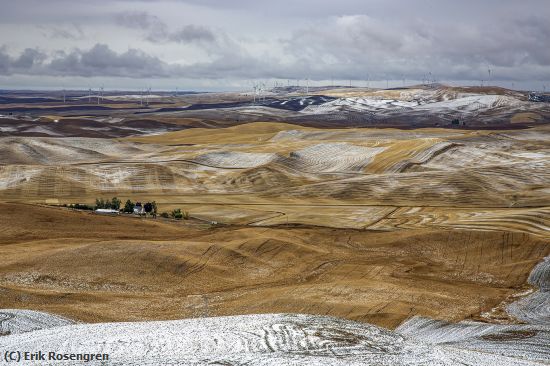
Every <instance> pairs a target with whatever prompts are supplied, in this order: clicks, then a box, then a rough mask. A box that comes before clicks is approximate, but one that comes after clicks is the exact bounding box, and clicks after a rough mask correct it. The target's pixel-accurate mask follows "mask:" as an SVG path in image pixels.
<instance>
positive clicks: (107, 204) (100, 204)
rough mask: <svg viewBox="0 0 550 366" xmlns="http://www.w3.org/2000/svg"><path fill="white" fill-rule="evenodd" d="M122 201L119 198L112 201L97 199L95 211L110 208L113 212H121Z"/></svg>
mask: <svg viewBox="0 0 550 366" xmlns="http://www.w3.org/2000/svg"><path fill="white" fill-rule="evenodd" d="M120 204H121V201H120V200H119V199H118V198H117V197H113V198H112V199H111V200H108V199H105V200H104V199H103V198H96V199H95V209H96V210H97V209H98V208H110V209H112V210H120Z"/></svg>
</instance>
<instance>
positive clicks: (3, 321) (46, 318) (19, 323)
mask: <svg viewBox="0 0 550 366" xmlns="http://www.w3.org/2000/svg"><path fill="white" fill-rule="evenodd" d="M69 324H74V322H73V321H72V320H69V319H67V318H63V317H61V316H57V315H52V314H47V313H42V312H39V311H32V310H16V309H2V310H0V336H2V335H10V334H21V333H26V332H32V331H35V330H39V329H48V328H52V327H59V326H63V325H69ZM0 343H1V342H0Z"/></svg>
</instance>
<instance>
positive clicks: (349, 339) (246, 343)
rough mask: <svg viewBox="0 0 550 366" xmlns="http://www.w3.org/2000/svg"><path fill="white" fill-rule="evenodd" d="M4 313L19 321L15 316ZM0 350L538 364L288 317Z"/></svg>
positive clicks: (144, 361) (150, 359)
mask: <svg viewBox="0 0 550 366" xmlns="http://www.w3.org/2000/svg"><path fill="white" fill-rule="evenodd" d="M0 312H1V311H0ZM10 313H11V314H12V315H15V317H16V318H17V316H18V313H17V312H13V311H10ZM21 314H24V313H21ZM0 349H2V350H6V349H7V350H21V351H23V350H27V351H28V350H31V351H35V352H36V351H39V350H42V351H43V352H53V351H55V352H58V353H76V354H78V353H88V354H89V353H102V354H105V353H106V354H109V361H108V363H106V364H109V365H207V364H216V365H226V364H231V365H244V364H246V365H365V364H371V365H372V364H376V365H388V366H389V365H392V366H393V365H476V366H482V365H487V366H488V365H499V366H507V365H536V364H538V363H536V362H533V361H526V360H522V359H520V358H515V357H514V356H513V355H512V356H510V355H507V356H503V355H500V354H499V352H498V349H489V350H483V351H482V352H479V351H475V350H472V349H468V348H466V347H464V348H462V347H454V346H452V345H434V344H428V343H423V342H421V341H416V340H412V339H410V338H408V337H405V336H403V335H400V334H398V333H395V332H391V331H388V330H384V329H382V328H378V327H375V326H372V325H367V324H362V323H358V322H353V321H349V320H343V319H336V318H332V317H325V316H313V315H292V314H264V315H242V316H230V317H215V318H198V319H186V320H176V321H153V322H136V323H103V324H75V325H65V326H60V327H54V328H47V329H42V330H35V331H33V332H32V333H26V334H12V335H7V336H3V337H0ZM0 362H2V361H0ZM0 364H2V363H0ZM28 364H29V365H74V364H75V362H74V361H73V362H70V361H50V362H48V361H46V362H44V361H41V362H37V363H32V362H31V363H28ZM87 364H91V365H93V364H94V362H89V363H87ZM96 364H101V363H96ZM103 364H105V363H103Z"/></svg>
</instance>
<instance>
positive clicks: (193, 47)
mask: <svg viewBox="0 0 550 366" xmlns="http://www.w3.org/2000/svg"><path fill="white" fill-rule="evenodd" d="M0 4H1V9H0V88H30V87H33V88H34V87H36V88H62V87H64V88H88V87H98V86H101V85H104V86H105V88H106V89H107V88H118V89H123V88H129V89H130V88H131V89H140V88H143V87H148V86H151V87H153V88H157V89H174V88H176V87H179V88H180V90H182V89H203V90H210V89H237V88H246V87H247V86H248V85H250V83H251V82H252V81H253V80H262V81H266V82H268V83H273V82H274V81H275V80H278V81H279V82H283V83H285V84H286V83H287V80H289V79H290V80H291V83H294V84H295V83H296V79H301V80H302V81H301V83H303V80H304V79H305V78H309V79H311V84H312V85H320V84H323V83H324V84H326V83H331V82H332V81H331V80H332V79H334V80H335V83H346V84H348V83H349V80H350V79H352V80H353V83H354V84H355V85H359V86H365V85H366V84H367V81H366V80H369V79H370V80H371V81H370V85H371V86H386V80H390V82H389V84H390V86H399V85H402V84H403V79H405V80H406V81H405V82H406V83H410V82H412V80H417V81H420V80H422V79H423V78H425V75H427V74H429V73H431V75H432V76H431V77H432V78H434V79H436V80H438V81H440V82H444V83H450V84H465V83H466V84H472V83H475V84H479V83H480V80H482V79H484V80H487V79H489V77H490V79H491V83H492V84H498V85H502V86H506V87H511V86H512V85H513V86H515V87H516V88H520V87H521V88H530V89H542V85H546V84H548V85H549V87H550V82H549V81H548V80H550V6H549V5H550V4H549V2H548V1H547V0H522V1H517V0H477V1H468V0H461V1H451V0H448V1H447V0H416V1H413V0H393V1H387V0H337V1H333V0H331V1H323V0H277V1H274V0H269V1H263V0H231V1H229V0H161V1H140V0H114V1H111V0H109V1H108V0H93V1H90V0H87V1H81V0H47V1H45V0H18V1H11V0H0ZM489 69H491V75H490V76H489V71H488V70H489Z"/></svg>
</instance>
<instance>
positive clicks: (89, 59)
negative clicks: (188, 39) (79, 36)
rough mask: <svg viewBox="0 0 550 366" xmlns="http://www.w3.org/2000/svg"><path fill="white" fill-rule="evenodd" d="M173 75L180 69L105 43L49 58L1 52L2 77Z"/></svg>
mask: <svg viewBox="0 0 550 366" xmlns="http://www.w3.org/2000/svg"><path fill="white" fill-rule="evenodd" d="M174 72H177V66H170V65H168V64H166V63H165V62H163V61H161V60H160V59H158V58H157V57H153V56H150V55H148V54H146V53H145V52H143V51H140V50H137V49H129V50H128V51H126V52H122V53H117V52H115V51H113V50H111V49H110V48H109V47H108V46H107V45H104V44H96V45H95V46H94V47H92V48H91V49H89V50H80V49H75V50H73V51H71V52H69V53H65V52H63V51H58V52H56V53H55V54H54V55H53V56H52V57H51V58H49V59H47V56H46V54H44V53H43V52H41V51H39V50H36V49H30V48H28V49H26V50H24V51H23V52H22V53H21V54H20V55H19V56H18V57H17V58H13V57H10V56H9V55H8V54H7V53H6V51H5V49H0V74H3V75H13V74H28V75H47V76H85V77H93V76H114V77H129V78H152V77H169V76H171V75H172V74H173V73H174Z"/></svg>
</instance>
